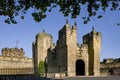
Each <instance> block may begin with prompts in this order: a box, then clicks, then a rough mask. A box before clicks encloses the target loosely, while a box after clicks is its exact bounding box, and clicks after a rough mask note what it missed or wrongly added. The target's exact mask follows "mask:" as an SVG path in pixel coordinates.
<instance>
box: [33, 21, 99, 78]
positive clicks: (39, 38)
mask: <svg viewBox="0 0 120 80" xmlns="http://www.w3.org/2000/svg"><path fill="white" fill-rule="evenodd" d="M58 34H59V37H58V40H57V42H56V45H54V44H53V42H52V35H50V34H47V33H46V32H45V31H43V32H42V33H38V34H37V35H36V40H35V41H34V42H33V43H32V48H33V60H34V69H35V70H34V71H35V74H38V66H39V63H40V61H44V62H45V63H46V72H47V73H66V75H67V76H79V75H83V76H88V75H94V76H98V75H100V50H101V33H100V32H96V31H95V30H94V28H92V31H91V32H90V33H88V34H86V35H84V36H83V42H82V44H79V43H78V41H77V25H76V22H75V23H74V25H73V26H72V27H71V26H70V25H69V23H68V21H66V24H65V25H64V26H63V28H62V29H61V30H60V31H59V33H58Z"/></svg>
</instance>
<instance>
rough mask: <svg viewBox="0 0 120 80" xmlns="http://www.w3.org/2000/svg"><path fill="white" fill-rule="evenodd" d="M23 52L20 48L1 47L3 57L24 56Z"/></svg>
mask: <svg viewBox="0 0 120 80" xmlns="http://www.w3.org/2000/svg"><path fill="white" fill-rule="evenodd" d="M24 55H25V52H24V50H23V49H22V48H20V49H18V48H3V49H2V56H3V57H11V58H13V57H20V58H22V57H24Z"/></svg>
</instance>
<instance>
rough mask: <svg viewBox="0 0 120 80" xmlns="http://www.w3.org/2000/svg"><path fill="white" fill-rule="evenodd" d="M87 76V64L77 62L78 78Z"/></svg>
mask: <svg viewBox="0 0 120 80" xmlns="http://www.w3.org/2000/svg"><path fill="white" fill-rule="evenodd" d="M80 75H85V63H84V61H83V60H81V59H79V60H77V61H76V76H80Z"/></svg>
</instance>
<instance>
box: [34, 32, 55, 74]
mask: <svg viewBox="0 0 120 80" xmlns="http://www.w3.org/2000/svg"><path fill="white" fill-rule="evenodd" d="M32 45H33V57H34V68H35V74H38V67H39V64H40V62H45V59H46V57H47V50H48V49H49V48H50V47H51V46H53V43H52V36H51V35H50V34H47V33H45V31H44V30H43V32H42V33H38V34H37V35H36V41H35V42H34V43H33V44H32Z"/></svg>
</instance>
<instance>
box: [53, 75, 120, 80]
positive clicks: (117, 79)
mask: <svg viewBox="0 0 120 80" xmlns="http://www.w3.org/2000/svg"><path fill="white" fill-rule="evenodd" d="M55 80H120V76H101V77H67V78H62V79H55Z"/></svg>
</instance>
